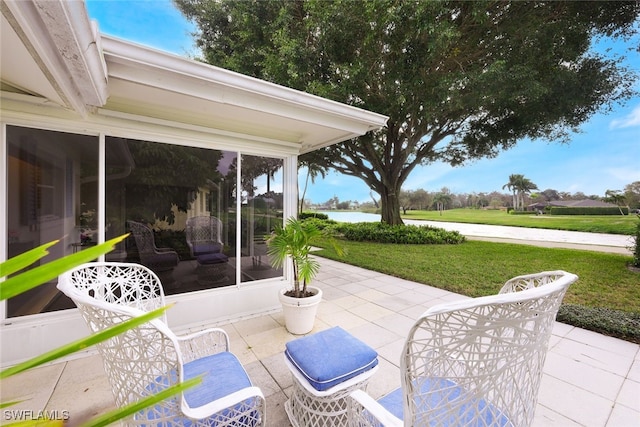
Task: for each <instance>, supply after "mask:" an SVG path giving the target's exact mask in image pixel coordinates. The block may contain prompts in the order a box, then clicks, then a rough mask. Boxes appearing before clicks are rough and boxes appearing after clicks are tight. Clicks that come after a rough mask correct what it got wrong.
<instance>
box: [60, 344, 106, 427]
mask: <svg viewBox="0 0 640 427" xmlns="http://www.w3.org/2000/svg"><path fill="white" fill-rule="evenodd" d="M56 388H57V389H59V390H60V391H62V392H61V393H55V394H53V395H52V396H51V400H49V402H48V403H47V409H48V410H53V411H62V410H66V411H69V414H70V417H71V418H70V419H69V421H70V422H71V423H72V424H76V425H77V424H79V423H80V421H86V420H89V419H91V418H94V417H96V416H98V415H100V414H103V413H105V412H107V411H109V410H111V409H114V408H115V407H116V406H115V400H114V398H113V393H112V391H111V386H110V384H109V382H108V381H107V377H106V375H105V373H104V368H103V363H102V358H101V357H100V356H98V355H94V356H91V357H86V358H83V359H77V360H72V361H70V362H67V363H66V365H65V368H64V370H63V371H62V375H61V376H60V379H59V380H58V383H57V384H56Z"/></svg>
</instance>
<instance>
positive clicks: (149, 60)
mask: <svg viewBox="0 0 640 427" xmlns="http://www.w3.org/2000/svg"><path fill="white" fill-rule="evenodd" d="M102 46H103V50H104V55H105V57H106V58H107V61H108V62H111V61H113V62H117V63H119V64H120V65H123V66H124V67H120V69H119V70H118V77H119V78H127V79H132V80H135V81H137V82H138V83H140V84H145V83H146V84H151V85H153V84H154V80H155V79H156V78H155V77H154V75H153V73H149V72H148V71H149V70H152V69H155V70H158V71H159V70H164V71H167V72H168V73H169V74H165V76H173V78H172V79H170V80H165V79H162V84H164V85H166V87H165V89H166V90H169V91H174V92H182V90H183V89H185V90H189V87H190V86H193V85H194V84H195V85H196V86H198V83H197V82H200V83H206V84H207V85H212V86H218V87H222V88H224V93H223V98H220V95H219V94H218V96H216V94H214V93H211V94H207V93H202V91H200V92H199V93H198V94H197V95H198V96H200V97H207V96H211V101H213V102H224V103H227V104H233V105H238V106H241V107H247V108H249V107H251V108H254V109H262V110H263V111H268V112H269V113H270V114H281V115H282V116H284V117H289V118H293V119H298V120H301V121H305V122H311V121H313V123H315V124H323V125H326V126H328V127H337V126H336V124H338V127H348V128H349V129H346V130H349V131H353V132H357V133H360V134H364V133H366V132H367V131H369V130H374V129H379V128H381V127H382V126H384V125H385V124H386V122H387V120H388V117H387V116H384V115H382V114H378V113H374V112H370V111H367V110H363V109H361V108H357V107H352V106H349V105H346V104H342V103H339V102H335V101H331V100H328V99H325V98H321V97H319V96H315V95H311V94H308V93H305V92H301V91H298V90H294V89H291V88H287V87H284V86H280V85H277V84H274V83H270V82H267V81H264V80H260V79H256V78H253V77H249V76H246V75H243V74H240V73H236V72H233V71H229V70H226V69H223V68H220V67H215V66H212V65H209V64H205V63H202V62H197V61H194V60H191V59H188V58H183V57H180V56H177V55H173V54H169V53H166V52H162V51H158V50H155V49H151V48H148V47H145V46H140V45H137V44H134V43H130V42H127V41H124V40H121V39H117V38H114V37H109V36H105V35H103V36H102ZM114 68H115V67H114ZM136 69H137V71H138V72H136ZM143 70H145V71H147V72H144V73H140V72H139V71H143ZM114 71H115V70H114ZM109 73H111V69H109ZM125 73H128V75H125ZM163 74H164V73H163ZM156 82H157V81H156ZM248 96H249V97H251V98H252V99H253V102H251V103H250V105H247V102H246V101H247V97H248ZM260 101H262V102H260ZM310 113H311V114H310Z"/></svg>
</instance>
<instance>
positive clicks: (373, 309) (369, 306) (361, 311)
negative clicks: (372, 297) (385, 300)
mask: <svg viewBox="0 0 640 427" xmlns="http://www.w3.org/2000/svg"><path fill="white" fill-rule="evenodd" d="M349 311H350V312H352V313H353V314H355V315H357V316H360V317H362V318H363V319H365V320H367V321H369V322H373V321H374V320H376V319H380V318H381V317H386V316H389V315H391V314H393V311H391V310H387V309H386V308H384V307H381V306H379V305H378V304H376V303H373V302H368V303H366V304H361V305H357V306H355V307H352V308H350V309H349Z"/></svg>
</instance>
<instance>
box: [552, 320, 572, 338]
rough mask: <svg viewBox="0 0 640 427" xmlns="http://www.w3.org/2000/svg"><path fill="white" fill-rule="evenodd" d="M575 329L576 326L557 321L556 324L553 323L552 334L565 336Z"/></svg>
mask: <svg viewBox="0 0 640 427" xmlns="http://www.w3.org/2000/svg"><path fill="white" fill-rule="evenodd" d="M573 329H575V326H571V325H567V324H566V323H561V322H555V324H554V325H553V332H552V334H553V335H555V336H559V337H565V336H567V334H568V333H569V332H571V331H572V330H573Z"/></svg>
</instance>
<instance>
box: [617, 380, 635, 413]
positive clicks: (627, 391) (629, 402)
mask: <svg viewBox="0 0 640 427" xmlns="http://www.w3.org/2000/svg"><path fill="white" fill-rule="evenodd" d="M616 402H617V403H620V404H622V405H625V406H627V407H629V408H631V409H633V410H635V411H640V383H639V382H636V381H631V380H627V381H625V382H624V384H622V389H621V390H620V395H619V396H618V398H617V399H616Z"/></svg>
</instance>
